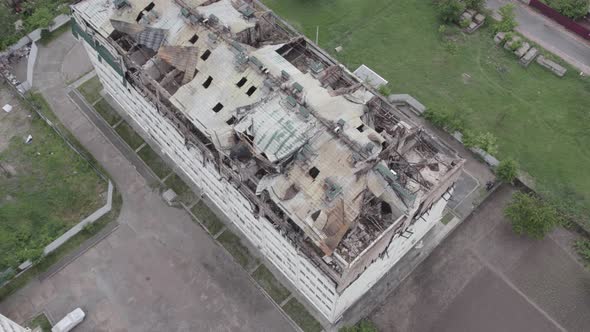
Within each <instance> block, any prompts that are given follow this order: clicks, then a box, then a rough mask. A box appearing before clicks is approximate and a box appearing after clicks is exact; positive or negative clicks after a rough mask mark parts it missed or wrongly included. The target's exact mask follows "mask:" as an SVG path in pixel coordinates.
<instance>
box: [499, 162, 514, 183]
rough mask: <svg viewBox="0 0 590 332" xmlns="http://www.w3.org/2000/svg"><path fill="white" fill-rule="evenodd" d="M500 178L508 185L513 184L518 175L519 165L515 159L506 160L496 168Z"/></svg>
mask: <svg viewBox="0 0 590 332" xmlns="http://www.w3.org/2000/svg"><path fill="white" fill-rule="evenodd" d="M496 175H498V178H499V179H500V180H502V181H504V182H506V183H512V182H513V181H514V179H516V176H517V175H518V163H517V162H516V161H514V159H510V158H508V159H504V160H502V161H501V162H500V164H499V165H498V167H497V168H496Z"/></svg>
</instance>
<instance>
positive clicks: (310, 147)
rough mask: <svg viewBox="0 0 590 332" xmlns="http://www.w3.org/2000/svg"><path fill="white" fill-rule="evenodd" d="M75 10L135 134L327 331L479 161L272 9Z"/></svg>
mask: <svg viewBox="0 0 590 332" xmlns="http://www.w3.org/2000/svg"><path fill="white" fill-rule="evenodd" d="M72 9H73V22H72V23H73V24H72V26H73V33H74V35H75V36H76V37H77V38H79V39H81V40H84V41H85V43H84V46H85V48H86V50H87V52H88V54H89V55H90V58H91V60H92V62H93V65H94V67H95V69H96V72H97V74H98V76H99V78H100V80H101V82H102V83H103V85H104V87H105V90H106V91H107V92H108V93H109V94H110V95H112V96H113V98H114V99H115V100H116V101H117V102H118V103H119V104H120V106H121V108H122V109H123V110H124V111H125V112H126V117H127V118H128V119H131V120H132V123H133V125H134V127H135V129H136V130H137V131H138V132H139V133H140V134H141V135H142V136H143V137H144V138H145V139H146V141H147V142H149V143H150V145H152V147H154V149H155V150H156V151H158V152H160V154H161V155H162V156H164V157H165V159H166V160H170V161H172V162H173V163H174V167H175V169H176V170H177V171H179V172H181V173H182V174H183V177H184V178H185V179H187V180H190V181H191V182H192V185H193V186H194V187H198V188H200V189H201V190H202V192H203V193H204V194H205V195H206V196H207V197H208V198H209V199H210V200H211V201H212V202H213V203H214V204H216V205H217V207H219V209H220V210H221V211H223V212H224V213H225V215H226V217H227V219H228V220H229V221H231V222H232V223H233V224H234V225H235V227H236V228H237V229H239V230H240V232H241V233H242V234H241V235H242V237H244V238H246V239H247V240H248V241H249V242H250V243H251V244H252V245H253V246H254V247H256V248H258V249H259V251H260V254H261V256H263V257H265V259H267V260H268V262H270V263H272V265H273V266H274V269H273V270H275V272H277V271H278V272H277V273H280V277H281V278H280V279H281V280H287V281H288V282H289V284H290V285H289V286H290V287H291V288H292V289H294V290H296V291H297V292H298V294H299V297H300V298H302V299H305V301H306V303H307V304H308V305H311V306H312V307H313V308H314V309H315V310H314V311H315V312H316V313H320V314H321V315H322V316H323V318H324V319H325V320H327V321H329V322H336V321H337V320H338V319H339V318H340V317H341V316H342V314H343V312H344V311H345V310H346V309H347V308H349V307H350V306H351V305H352V304H353V303H354V302H355V301H356V300H358V299H359V298H360V297H361V296H362V295H363V294H365V293H366V292H367V291H368V290H369V289H370V288H371V287H372V286H373V285H374V284H375V283H376V282H377V281H378V280H379V279H380V278H381V277H382V276H383V275H384V274H385V273H386V272H387V271H388V270H389V269H390V268H391V267H392V266H393V265H395V264H396V262H398V261H399V259H400V258H401V257H402V256H403V255H404V254H405V253H406V252H408V251H409V250H410V249H411V248H412V247H413V246H414V245H415V244H416V243H417V242H418V241H419V240H420V239H421V238H422V237H423V236H424V234H426V232H427V231H428V230H430V229H431V228H432V227H433V225H434V224H435V223H436V222H438V221H439V220H440V219H441V215H442V211H443V209H444V207H445V206H446V202H447V200H448V199H449V198H450V195H451V193H452V190H453V185H454V183H455V181H456V179H457V177H458V175H459V173H460V171H461V168H462V165H463V160H462V159H461V158H459V157H458V156H457V154H456V153H455V152H454V151H452V150H451V149H450V148H448V147H447V146H445V145H443V144H441V143H440V142H439V140H438V139H437V138H435V137H433V136H431V135H430V134H428V133H427V132H425V131H424V130H423V129H422V128H419V127H416V126H415V125H413V124H412V123H411V122H410V120H409V119H408V118H406V117H405V116H404V115H403V114H402V113H400V112H399V111H398V110H396V109H395V108H393V107H392V106H391V105H390V104H389V103H388V102H387V101H386V100H385V99H383V98H382V97H380V96H379V95H377V94H376V93H375V92H374V91H373V90H371V89H370V88H369V87H367V86H366V85H365V84H363V83H362V82H360V81H359V80H358V78H356V77H355V76H354V75H353V74H351V73H350V72H349V71H348V70H346V69H345V68H344V67H343V66H342V65H340V64H338V63H336V62H334V61H333V60H331V58H330V57H328V56H326V55H325V53H323V51H322V50H321V49H319V48H318V47H317V46H316V45H313V44H312V43H310V42H308V41H307V40H306V39H305V38H303V37H302V36H300V35H299V34H298V33H297V32H295V31H293V30H291V29H290V28H289V27H287V26H286V25H284V24H283V23H282V22H281V21H280V19H279V18H278V17H276V16H275V15H274V14H273V13H272V12H270V11H267V10H265V9H264V8H262V7H261V6H260V5H258V4H257V3H255V2H249V1H248V2H247V1H240V0H237V1H230V0H218V1H215V0H207V1H205V0H185V1H182V0H153V1H151V0H115V1H114V2H112V1H110V0H84V1H81V2H79V3H77V4H75V5H73V6H72Z"/></svg>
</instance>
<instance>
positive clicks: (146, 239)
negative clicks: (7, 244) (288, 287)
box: [0, 33, 294, 332]
mask: <svg viewBox="0 0 590 332" xmlns="http://www.w3.org/2000/svg"><path fill="white" fill-rule="evenodd" d="M90 69H91V67H90V65H89V62H88V59H87V58H86V55H85V54H84V53H83V52H82V49H81V45H80V44H77V43H76V42H75V40H74V39H73V37H72V35H71V34H69V33H66V34H63V35H62V36H61V37H59V38H58V39H57V40H56V41H55V42H53V43H51V44H50V45H49V46H48V47H40V49H39V57H38V59H37V64H36V70H35V77H34V85H35V86H36V87H38V88H39V89H40V91H41V92H42V93H43V95H44V96H45V98H46V99H47V101H48V102H49V103H50V104H51V106H52V108H53V109H54V111H55V112H56V113H57V116H58V117H59V118H60V120H61V121H62V122H63V123H64V125H65V126H66V127H67V128H68V129H69V130H70V131H71V132H72V133H73V134H74V135H75V136H76V137H77V138H78V140H79V141H80V142H81V143H82V144H83V145H84V146H85V147H86V148H87V149H88V150H89V151H90V152H91V153H92V154H93V155H94V156H95V158H96V159H97V160H98V161H99V162H100V164H101V165H102V166H103V167H104V168H105V169H106V170H107V171H108V172H109V173H110V174H111V176H112V178H113V181H114V182H115V183H116V185H117V187H118V189H119V190H120V191H121V193H122V195H123V202H124V203H123V207H122V210H121V214H120V216H119V219H118V222H119V223H120V227H119V228H118V229H117V230H116V231H115V232H114V233H113V234H111V235H110V236H109V237H107V238H106V239H105V240H103V241H102V242H100V243H99V244H98V245H96V246H95V247H93V248H92V249H90V250H89V251H87V252H86V253H84V254H83V255H82V256H81V257H79V258H78V259H76V260H75V261H74V262H72V263H71V264H70V265H68V266H67V267H65V268H64V269H63V270H61V271H60V272H58V273H57V274H55V275H53V276H52V277H50V278H48V279H45V280H44V281H33V282H32V283H30V284H29V285H27V286H26V287H25V288H23V289H21V290H20V291H18V292H17V293H15V294H14V295H13V296H11V297H10V298H8V299H7V300H6V301H4V302H2V303H0V312H2V313H3V314H5V315H6V316H8V317H10V318H12V319H14V320H16V321H17V322H23V321H24V320H26V319H28V318H30V317H32V316H33V315H34V314H36V313H38V312H41V311H45V312H46V313H47V314H48V315H49V317H50V318H52V319H53V320H54V321H55V320H58V319H60V318H61V317H63V316H64V315H65V314H67V313H68V312H70V311H71V310H73V309H75V308H76V307H82V308H83V309H84V310H85V311H86V312H87V314H88V315H87V318H86V320H85V321H84V322H83V323H82V325H80V327H79V328H77V329H76V331H113V332H114V331H141V332H143V331H157V332H161V331H285V332H286V331H293V330H294V329H293V327H292V326H291V325H290V324H289V322H288V321H287V319H286V318H284V316H283V315H282V314H281V313H280V312H279V310H278V309H276V307H275V306H274V305H273V304H272V303H271V301H270V300H269V299H267V298H266V297H265V296H264V295H263V294H262V292H260V291H259V290H258V289H257V288H256V286H255V285H254V283H253V282H251V281H250V280H249V279H248V275H247V273H246V272H245V271H243V270H242V268H241V267H240V266H239V265H238V264H237V263H235V262H234V261H233V260H232V258H231V256H230V255H229V254H227V253H226V252H225V251H224V250H223V249H221V248H220V247H219V246H218V245H216V244H215V243H214V242H213V240H212V239H211V238H210V237H209V236H208V235H207V234H206V233H205V231H204V230H202V229H201V228H200V227H199V226H197V225H196V224H195V223H194V222H193V221H191V218H190V217H189V215H188V214H187V213H186V212H184V210H181V209H176V208H172V207H168V206H167V205H166V204H165V203H164V202H163V201H162V199H161V198H160V196H159V194H158V193H157V192H156V191H153V190H152V189H151V188H150V187H149V186H148V185H147V183H146V181H145V179H144V178H143V177H142V176H141V175H140V174H139V173H138V172H137V171H136V170H135V169H134V168H133V166H132V165H131V163H130V162H129V161H128V160H127V159H126V157H125V156H123V155H122V154H121V152H120V151H119V150H118V149H117V148H115V147H114V146H113V145H112V144H111V143H110V142H109V141H108V140H107V139H106V138H105V137H104V136H102V134H101V133H100V131H99V130H98V129H97V128H96V127H94V126H93V125H92V123H91V122H90V121H89V120H88V119H87V118H86V117H84V116H83V114H82V113H81V112H80V111H79V110H78V108H76V106H75V105H74V104H73V103H72V102H71V100H70V99H69V98H68V97H67V90H66V84H67V83H66V82H71V80H73V79H75V78H76V77H78V76H80V75H82V74H83V73H85V72H87V71H89V70H90Z"/></svg>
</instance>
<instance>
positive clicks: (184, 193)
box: [164, 174, 195, 205]
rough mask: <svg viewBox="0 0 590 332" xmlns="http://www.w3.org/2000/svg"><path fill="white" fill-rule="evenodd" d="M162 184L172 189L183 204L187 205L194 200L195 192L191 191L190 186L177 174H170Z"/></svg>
mask: <svg viewBox="0 0 590 332" xmlns="http://www.w3.org/2000/svg"><path fill="white" fill-rule="evenodd" d="M164 184H166V186H168V188H171V189H172V190H174V192H175V193H176V195H178V199H180V201H181V202H183V203H184V204H187V205H188V204H190V203H191V202H193V201H194V200H195V193H193V191H192V190H191V188H190V187H189V186H188V185H187V184H186V183H184V181H182V179H181V178H180V177H179V176H178V175H176V174H172V175H170V176H169V177H168V178H167V179H166V181H164Z"/></svg>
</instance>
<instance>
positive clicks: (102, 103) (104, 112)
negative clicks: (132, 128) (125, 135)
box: [94, 98, 121, 126]
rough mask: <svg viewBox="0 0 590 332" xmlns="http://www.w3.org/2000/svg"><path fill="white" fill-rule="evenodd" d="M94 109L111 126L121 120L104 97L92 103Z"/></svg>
mask: <svg viewBox="0 0 590 332" xmlns="http://www.w3.org/2000/svg"><path fill="white" fill-rule="evenodd" d="M94 109H95V110H96V111H97V112H98V113H99V114H100V116H102V118H103V119H104V120H105V121H106V122H107V123H108V124H110V125H111V126H112V125H114V124H115V123H117V122H119V120H121V116H119V114H118V113H117V111H115V110H114V109H113V108H112V107H111V105H110V104H109V103H108V102H107V101H106V100H105V99H104V98H103V99H101V100H99V101H98V102H97V103H96V104H94Z"/></svg>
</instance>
